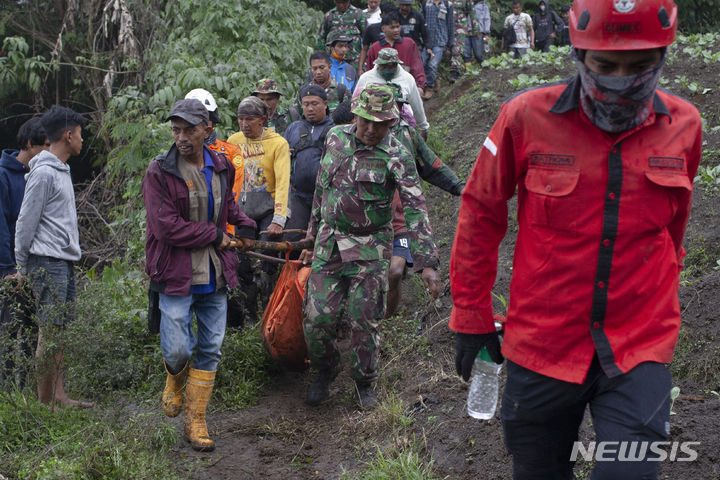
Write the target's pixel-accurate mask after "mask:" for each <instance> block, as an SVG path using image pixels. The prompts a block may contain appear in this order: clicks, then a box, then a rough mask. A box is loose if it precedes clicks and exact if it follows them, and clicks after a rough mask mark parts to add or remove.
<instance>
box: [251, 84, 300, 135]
mask: <svg viewBox="0 0 720 480" xmlns="http://www.w3.org/2000/svg"><path fill="white" fill-rule="evenodd" d="M250 95H252V96H255V97H258V98H260V100H262V101H263V102H265V104H266V105H267V106H268V109H269V112H268V119H267V122H266V125H265V126H266V127H270V128H272V129H273V130H275V132H277V133H278V134H280V135H282V134H283V133H285V129H286V128H287V127H288V125H290V124H291V123H292V122H294V121H295V120H299V119H300V114H299V113H298V112H297V111H292V108H293V107H290V109H287V108H282V107H278V102H279V101H280V95H282V92H281V91H280V90H278V86H277V83H276V82H275V80H273V79H272V78H262V79H260V80H258V81H257V82H256V83H255V90H254V91H253V92H252V93H251V94H250Z"/></svg>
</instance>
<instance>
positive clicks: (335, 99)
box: [276, 78, 352, 131]
mask: <svg viewBox="0 0 720 480" xmlns="http://www.w3.org/2000/svg"><path fill="white" fill-rule="evenodd" d="M304 88H305V85H303V87H302V88H300V90H298V93H299V92H301V91H302V90H303V89H304ZM325 93H327V102H328V110H329V112H330V113H332V112H334V111H335V109H336V108H337V106H338V105H339V104H340V102H346V101H347V102H349V101H350V99H351V98H352V91H351V90H350V89H348V88H347V87H346V86H345V85H343V84H338V83H336V82H335V80H333V79H332V78H331V79H330V85H328V86H327V88H326V89H325ZM295 108H297V111H298V112H299V113H300V115H301V116H302V115H303V109H302V105H301V103H300V97H299V96H297V95H296V96H295ZM289 118H290V117H288V119H289ZM295 120H297V119H295ZM293 121H294V120H290V122H289V123H288V125H289V124H290V123H292V122H293ZM276 131H277V130H276Z"/></svg>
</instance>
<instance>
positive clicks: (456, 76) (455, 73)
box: [450, 70, 462, 83]
mask: <svg viewBox="0 0 720 480" xmlns="http://www.w3.org/2000/svg"><path fill="white" fill-rule="evenodd" d="M460 77H462V73H460V72H458V71H457V70H453V71H452V72H450V83H455V82H456V81H458V79H459V78H460Z"/></svg>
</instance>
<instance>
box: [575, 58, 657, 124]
mask: <svg viewBox="0 0 720 480" xmlns="http://www.w3.org/2000/svg"><path fill="white" fill-rule="evenodd" d="M571 57H572V58H573V60H575V63H577V65H578V69H579V70H580V105H581V106H582V109H583V111H584V112H585V115H587V116H588V118H589V119H590V121H591V122H592V123H593V124H594V125H595V126H596V127H598V128H599V129H601V130H603V131H605V132H610V133H617V132H625V131H627V130H631V129H633V128H635V127H637V126H638V125H640V124H641V123H642V122H644V121H645V120H646V119H647V118H648V117H649V116H650V113H651V109H652V101H653V97H654V95H655V89H656V88H657V84H658V80H659V79H660V74H661V73H662V68H663V65H664V64H665V59H666V53H665V52H663V56H662V58H661V59H660V61H659V62H658V64H657V65H655V66H653V67H651V68H649V69H648V70H645V71H644V72H641V73H638V74H636V75H629V76H626V77H615V76H610V75H599V74H597V73H595V72H592V71H590V69H588V68H587V66H586V65H585V63H584V62H583V61H582V60H581V59H580V58H579V57H578V52H577V51H576V50H575V49H573V51H572V53H571Z"/></svg>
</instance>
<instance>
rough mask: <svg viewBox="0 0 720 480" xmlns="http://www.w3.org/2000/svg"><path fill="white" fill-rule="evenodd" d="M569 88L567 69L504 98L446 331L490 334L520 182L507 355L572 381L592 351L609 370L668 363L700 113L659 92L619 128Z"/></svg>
mask: <svg viewBox="0 0 720 480" xmlns="http://www.w3.org/2000/svg"><path fill="white" fill-rule="evenodd" d="M578 95H579V79H578V78H577V77H576V78H575V79H572V80H570V81H569V82H563V83H560V84H554V85H549V86H544V87H541V88H537V89H534V90H530V91H528V92H525V93H523V94H520V95H518V96H516V97H514V98H512V99H511V100H509V101H508V102H506V103H505V104H504V105H503V107H502V108H501V110H500V115H499V117H498V119H497V121H496V123H495V125H494V126H493V128H492V130H491V131H490V133H489V135H488V137H487V139H486V140H485V143H484V145H483V148H482V150H481V151H480V154H479V155H478V158H477V161H476V163H475V167H474V169H473V172H472V174H471V176H470V179H469V180H468V182H467V186H466V188H465V190H464V193H463V196H462V205H461V208H460V212H459V219H458V226H457V232H456V235H455V243H454V246H453V253H452V257H451V260H450V281H451V288H452V296H453V302H454V308H453V311H452V314H451V318H450V328H451V329H452V330H455V331H458V332H465V333H488V332H492V331H494V325H493V312H492V305H491V294H490V291H491V289H492V287H493V284H494V281H495V275H496V272H497V257H498V245H499V244H500V241H501V240H502V238H503V236H504V235H505V231H506V229H507V214H508V211H507V201H508V200H509V199H510V198H511V197H512V196H513V194H514V193H515V191H516V189H517V195H518V211H517V218H518V223H519V230H518V236H517V243H516V246H515V255H514V260H513V275H512V280H511V284H510V302H509V305H508V313H507V323H506V326H505V337H504V341H503V348H502V349H503V353H504V355H505V356H506V357H507V358H509V359H511V360H512V361H513V362H515V363H518V364H520V365H522V366H524V367H526V368H529V369H531V370H533V371H535V372H538V373H540V374H543V375H546V376H549V377H553V378H557V379H560V380H564V381H568V382H574V383H581V382H582V381H583V380H584V379H585V377H586V374H587V371H588V369H589V367H590V363H591V361H592V359H593V356H594V355H595V354H596V353H597V356H598V358H599V360H600V363H601V365H602V367H603V369H604V371H605V372H606V373H607V374H608V375H609V376H615V375H619V374H621V373H625V372H627V371H629V370H630V369H632V368H633V367H634V366H636V365H638V364H639V363H642V362H645V361H654V362H661V363H668V362H670V361H671V359H672V354H673V349H674V347H675V343H676V341H677V335H678V330H679V328H680V308H679V301H678V273H679V271H680V268H681V257H682V255H683V250H682V246H681V243H682V239H683V235H684V232H685V226H686V224H687V220H688V215H689V212H690V204H691V197H692V181H693V178H694V176H695V172H696V170H697V167H698V163H699V161H700V155H701V136H702V133H701V121H700V116H699V114H698V112H697V110H696V109H695V108H694V107H693V106H692V105H690V104H689V103H688V102H686V101H684V100H682V99H680V98H678V97H675V96H673V95H671V94H669V93H666V92H664V91H657V92H656V95H655V98H654V103H653V107H654V109H653V110H654V113H652V114H651V115H650V117H649V118H648V119H647V120H646V121H645V122H643V123H642V124H641V125H639V126H638V127H636V128H634V129H632V130H629V131H627V132H623V133H619V134H608V133H605V132H603V131H601V130H600V129H598V128H597V127H595V126H594V125H593V124H592V123H591V122H590V121H589V119H588V118H587V116H586V115H585V114H584V112H582V109H581V108H579V107H578V98H579V96H578Z"/></svg>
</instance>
